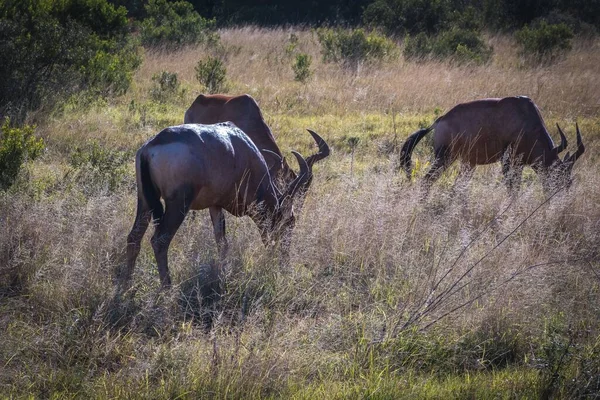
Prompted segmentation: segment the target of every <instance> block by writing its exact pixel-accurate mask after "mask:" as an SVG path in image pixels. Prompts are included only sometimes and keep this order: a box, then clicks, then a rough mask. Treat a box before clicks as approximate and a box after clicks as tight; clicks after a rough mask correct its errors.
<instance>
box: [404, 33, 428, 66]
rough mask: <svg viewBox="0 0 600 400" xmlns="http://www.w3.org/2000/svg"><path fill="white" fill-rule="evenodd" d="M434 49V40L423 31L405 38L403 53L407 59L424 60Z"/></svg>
mask: <svg viewBox="0 0 600 400" xmlns="http://www.w3.org/2000/svg"><path fill="white" fill-rule="evenodd" d="M432 51H433V44H432V40H431V39H430V38H429V37H428V36H427V35H426V34H425V33H423V32H421V33H419V34H418V35H415V36H407V37H406V39H404V50H403V51H402V54H403V55H404V58H406V59H407V60H424V59H425V58H427V57H429V55H430V54H431V52H432Z"/></svg>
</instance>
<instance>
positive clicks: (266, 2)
mask: <svg viewBox="0 0 600 400" xmlns="http://www.w3.org/2000/svg"><path fill="white" fill-rule="evenodd" d="M172 1H176V0H172ZM110 2H111V3H113V4H116V5H122V6H124V7H125V8H127V10H128V11H129V15H130V16H131V17H134V18H139V17H142V16H143V14H144V3H145V1H142V0H110ZM188 2H189V3H191V4H192V5H193V6H194V8H195V9H196V11H198V13H199V14H200V15H202V16H203V17H205V18H215V19H216V20H217V23H218V24H219V25H220V26H227V25H233V24H256V25H261V26H273V25H276V26H279V25H287V24H308V25H322V24H329V25H335V24H343V25H354V26H355V25H361V24H363V23H365V22H372V20H373V18H374V17H377V18H379V19H386V18H388V19H390V20H393V21H395V22H398V21H402V20H405V21H406V24H408V25H410V26H412V25H416V26H425V27H426V29H429V30H431V29H432V27H431V25H432V24H433V25H435V24H438V23H439V21H440V20H443V21H444V20H447V19H448V18H449V16H450V15H452V14H456V13H459V14H460V13H463V12H465V10H467V9H473V10H475V12H476V16H477V18H478V19H479V20H480V21H481V23H482V24H484V25H485V26H486V28H488V29H516V28H520V27H522V26H524V25H526V24H529V23H531V22H532V21H534V20H536V19H539V18H543V17H548V16H554V18H556V16H557V15H558V16H560V17H562V18H566V19H568V18H572V19H575V20H578V21H582V22H584V23H587V24H590V25H593V26H595V27H596V28H600V0H483V1H482V0H354V1H353V0H329V1H318V0H307V1H297V0H188ZM421 18H426V19H427V20H423V19H421ZM433 29H434V30H435V28H433ZM409 30H411V29H409Z"/></svg>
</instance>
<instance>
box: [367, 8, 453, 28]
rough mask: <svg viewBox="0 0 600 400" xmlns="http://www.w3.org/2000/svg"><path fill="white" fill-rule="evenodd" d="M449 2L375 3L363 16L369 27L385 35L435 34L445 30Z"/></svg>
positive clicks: (448, 16)
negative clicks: (379, 29) (381, 31)
mask: <svg viewBox="0 0 600 400" xmlns="http://www.w3.org/2000/svg"><path fill="white" fill-rule="evenodd" d="M451 9H452V4H451V1H450V0H376V1H374V2H373V3H371V4H369V5H368V6H367V8H365V11H364V13H363V20H364V22H365V23H366V24H367V25H368V26H370V27H373V28H374V27H379V28H382V29H383V30H384V31H385V32H386V33H388V34H396V35H404V34H407V33H408V34H413V35H415V34H418V33H420V32H424V33H427V34H434V33H437V32H439V31H441V30H443V29H445V28H447V27H448V23H449V19H450V10H451Z"/></svg>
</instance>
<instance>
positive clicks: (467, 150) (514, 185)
mask: <svg viewBox="0 0 600 400" xmlns="http://www.w3.org/2000/svg"><path fill="white" fill-rule="evenodd" d="M556 126H557V128H558V133H559V134H560V138H561V143H560V145H558V146H556V147H555V146H554V143H553V142H552V138H551V137H550V134H549V133H548V130H547V129H546V126H545V124H544V121H543V119H542V116H541V115H540V112H539V110H538V108H537V106H536V105H535V104H534V103H533V101H532V100H531V99H529V98H527V97H523V96H517V97H505V98H501V99H495V98H494V99H482V100H475V101H471V102H468V103H462V104H459V105H457V106H455V107H454V108H452V109H451V110H450V111H448V112H447V113H446V114H444V115H442V116H441V117H439V118H437V119H436V120H435V122H434V123H433V124H432V125H431V126H430V127H428V128H424V129H420V130H418V131H416V132H414V133H413V134H412V135H410V136H409V137H408V139H407V140H406V142H405V143H404V145H403V146H402V149H401V151H400V166H401V167H403V168H404V170H405V171H406V174H407V175H408V176H409V177H410V174H411V169H412V166H411V160H410V159H411V154H412V152H413V149H414V148H415V146H416V144H417V143H418V142H419V141H420V140H421V139H422V138H423V137H424V136H425V135H426V134H427V133H429V132H430V131H431V130H434V131H435V133H434V136H433V149H434V153H435V160H434V161H433V165H432V166H431V168H430V169H429V171H428V172H427V173H426V175H425V178H424V186H425V189H426V190H428V189H429V187H430V186H431V184H432V183H433V182H434V181H435V180H436V179H437V178H438V177H439V176H440V174H441V173H442V172H443V171H444V169H445V168H447V167H448V166H449V165H450V164H451V163H453V162H454V161H455V160H456V159H461V160H462V161H463V165H462V168H461V174H462V175H465V176H467V177H470V175H471V174H472V171H473V168H474V167H475V166H476V165H479V164H489V163H493V162H496V161H500V160H501V161H502V173H503V174H504V177H505V180H506V184H507V186H508V188H509V191H511V192H513V191H514V190H518V188H519V186H520V182H521V173H522V170H523V166H524V165H530V166H531V167H532V168H533V169H534V170H535V171H536V172H537V173H538V175H539V176H540V179H541V181H542V185H543V186H544V189H545V190H548V189H550V188H551V187H552V185H567V186H569V185H570V184H571V170H572V169H573V164H574V163H575V161H576V160H577V159H578V158H579V157H580V156H581V155H582V154H583V152H584V150H585V148H584V146H583V141H582V139H581V133H580V132H579V126H577V125H576V130H577V150H576V151H575V153H574V154H573V155H569V153H567V154H566V155H565V157H564V158H563V159H562V160H561V159H560V158H559V153H560V152H561V151H563V150H564V149H565V148H566V147H567V139H566V137H565V135H564V133H563V132H562V130H561V129H560V127H559V126H558V124H557V125H556Z"/></svg>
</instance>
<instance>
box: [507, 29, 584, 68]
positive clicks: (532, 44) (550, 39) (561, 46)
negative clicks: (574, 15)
mask: <svg viewBox="0 0 600 400" xmlns="http://www.w3.org/2000/svg"><path fill="white" fill-rule="evenodd" d="M515 36H516V38H517V42H518V43H519V45H520V46H521V54H522V55H523V56H525V57H527V58H530V59H533V60H535V61H536V62H538V63H542V62H545V63H549V62H552V61H554V60H556V58H557V57H559V56H562V55H564V54H565V53H566V52H567V51H568V50H571V40H572V39H573V32H572V31H571V29H570V28H569V27H568V26H567V25H565V24H564V23H560V24H557V25H550V24H548V23H547V22H546V21H541V22H540V23H539V24H537V25H536V26H532V27H530V26H526V27H524V28H523V29H521V30H519V31H517V33H516V35H515Z"/></svg>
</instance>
